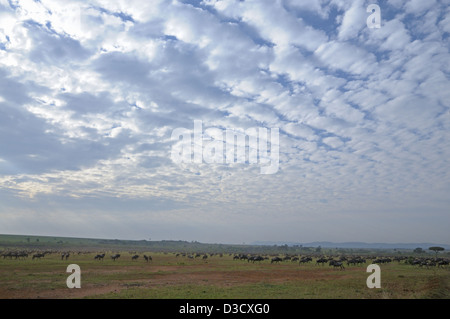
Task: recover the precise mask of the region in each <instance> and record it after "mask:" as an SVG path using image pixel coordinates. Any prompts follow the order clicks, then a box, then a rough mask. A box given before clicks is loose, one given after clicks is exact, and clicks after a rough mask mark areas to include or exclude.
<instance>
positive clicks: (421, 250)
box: [413, 247, 423, 254]
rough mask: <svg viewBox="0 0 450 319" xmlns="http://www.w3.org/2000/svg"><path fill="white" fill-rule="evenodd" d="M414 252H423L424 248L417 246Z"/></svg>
mask: <svg viewBox="0 0 450 319" xmlns="http://www.w3.org/2000/svg"><path fill="white" fill-rule="evenodd" d="M413 252H414V253H415V254H422V253H423V249H422V248H420V247H417V248H416V249H414V250H413Z"/></svg>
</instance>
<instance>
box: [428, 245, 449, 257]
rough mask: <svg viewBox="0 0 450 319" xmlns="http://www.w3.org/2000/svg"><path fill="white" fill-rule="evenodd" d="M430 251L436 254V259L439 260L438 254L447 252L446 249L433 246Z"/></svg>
mask: <svg viewBox="0 0 450 319" xmlns="http://www.w3.org/2000/svg"><path fill="white" fill-rule="evenodd" d="M428 249H429V250H432V251H434V252H435V254H436V256H435V259H437V253H438V252H440V251H443V250H445V248H444V247H438V246H433V247H430V248H428Z"/></svg>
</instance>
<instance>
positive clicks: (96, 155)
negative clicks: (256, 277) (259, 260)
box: [0, 0, 450, 242]
mask: <svg viewBox="0 0 450 319" xmlns="http://www.w3.org/2000/svg"><path fill="white" fill-rule="evenodd" d="M366 5H367V3H366V2H364V1H359V0H355V1H351V2H348V1H340V0H332V1H327V0H317V1H275V2H274V1H263V2H261V1H245V2H242V1H234V0H226V1H225V0H224V1H215V0H211V1H201V2H199V1H189V2H167V1H158V2H154V1H153V2H152V3H147V4H143V3H141V2H139V1H134V0H133V1H122V0H116V1H103V0H92V1H88V2H85V1H67V2H65V3H64V4H63V3H60V2H59V1H54V0H41V1H1V2H0V6H1V10H0V18H1V19H0V115H1V116H0V133H1V134H0V199H1V201H0V203H1V204H0V216H1V217H2V221H3V222H2V225H0V232H8V233H10V232H20V233H38V232H39V233H45V234H51V233H55V232H58V231H59V230H61V229H63V230H64V231H65V232H67V233H70V234H73V235H75V236H76V235H77V234H83V235H86V236H92V235H89V234H92V232H94V230H95V229H101V234H102V236H105V237H118V234H120V236H121V237H123V238H127V237H133V238H135V237H147V236H148V230H149V229H150V231H151V232H153V233H155V234H157V235H155V236H157V237H158V238H163V239H167V238H169V237H170V236H178V238H180V239H185V238H193V239H195V240H203V241H214V242H217V241H225V242H230V241H237V242H242V241H247V242H248V241H251V240H260V239H261V236H265V238H266V239H268V238H270V239H273V240H289V241H300V242H301V241H314V240H337V241H343V240H350V239H351V238H349V237H346V239H343V238H344V237H342V236H343V235H342V234H344V233H345V234H354V236H360V237H358V238H354V240H360V241H364V240H373V241H381V240H390V241H398V240H399V239H401V238H405V241H406V240H410V239H411V240H418V241H422V240H423V241H436V242H439V241H448V236H447V232H445V231H443V230H442V227H441V226H440V225H443V224H448V214H447V211H448V205H449V204H450V203H449V202H448V199H447V198H448V195H447V194H448V191H449V187H450V184H449V183H448V182H447V181H448V180H449V175H448V174H449V173H448V171H449V170H448V161H447V158H448V157H449V156H450V149H449V147H448V140H449V137H450V136H449V132H450V115H449V114H450V113H449V110H450V105H449V102H448V101H449V100H450V96H449V93H448V90H447V87H448V86H449V78H448V74H449V72H450V67H449V65H448V61H449V57H450V56H449V52H448V33H449V28H448V25H449V23H448V20H449V19H448V13H449V10H448V8H447V7H446V5H445V3H444V2H436V1H432V2H427V3H425V2H423V1H409V2H403V1H387V2H385V3H381V4H380V6H381V14H382V27H381V28H379V29H369V28H367V26H366V23H365V21H366V19H367V16H368V13H367V12H366V11H365V9H366ZM194 120H201V121H202V122H203V125H204V126H203V129H207V128H216V129H220V130H225V129H233V130H238V131H239V130H240V131H244V130H246V129H248V128H252V127H261V128H279V130H280V136H279V138H280V141H279V146H280V154H279V158H280V163H279V170H278V172H277V174H274V175H261V174H259V172H260V167H259V166H258V165H247V164H239V163H225V164H221V163H215V164H207V163H183V164H180V165H177V164H175V163H173V162H172V161H171V159H170V154H171V149H172V146H173V144H174V141H172V140H171V133H172V132H173V131H174V130H175V129H177V128H185V129H187V130H193V126H194ZM87 212H90V213H87ZM430 212H431V213H430ZM59 213H60V214H61V215H60V216H64V219H65V220H67V221H68V222H69V223H70V222H72V225H73V226H70V227H69V226H66V225H63V224H64V223H62V222H61V223H60V222H52V220H53V219H55V218H56V216H58V214H59ZM428 214H430V215H428ZM411 216H413V217H411ZM427 216H430V218H428V219H426V217H427ZM406 219H408V225H406V226H405V225H403V224H402V223H400V222H399V221H401V220H406ZM386 220H387V222H386ZM424 220H426V222H424ZM388 224H389V225H388ZM46 225H48V227H46ZM183 225H187V226H186V227H182V226H183ZM336 225H339V227H340V229H339V231H334V230H333V229H334V228H333V227H335V226H336ZM369 225H372V226H373V227H372V228H370V227H369V228H370V229H369V230H367V231H364V232H362V231H359V229H364V227H368V226H369ZM424 225H425V226H426V227H425V226H424ZM146 226H148V228H147V227H146ZM422 226H424V227H422ZM386 227H388V228H389V229H390V230H391V234H394V233H395V236H394V235H389V236H390V237H389V236H388V235H387V234H384V233H383V229H387V228H386ZM411 229H423V230H420V231H415V233H414V235H411V233H410V231H411ZM430 229H436V232H430ZM227 234H233V235H232V236H231V235H227ZM380 234H382V235H380ZM348 236H350V235H348ZM152 237H153V238H155V239H156V237H154V236H152ZM347 238H348V239H347Z"/></svg>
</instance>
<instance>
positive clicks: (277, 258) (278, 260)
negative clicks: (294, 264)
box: [270, 257, 283, 264]
mask: <svg viewBox="0 0 450 319" xmlns="http://www.w3.org/2000/svg"><path fill="white" fill-rule="evenodd" d="M280 261H283V259H281V258H280V257H275V258H272V260H271V261H270V263H271V264H273V263H279V262H280Z"/></svg>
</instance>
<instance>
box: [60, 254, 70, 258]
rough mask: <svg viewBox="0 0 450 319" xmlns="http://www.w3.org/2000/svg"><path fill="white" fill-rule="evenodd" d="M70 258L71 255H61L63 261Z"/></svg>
mask: <svg viewBox="0 0 450 319" xmlns="http://www.w3.org/2000/svg"><path fill="white" fill-rule="evenodd" d="M69 257H70V253H62V254H61V260H64V259H66V260H67V258H69Z"/></svg>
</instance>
